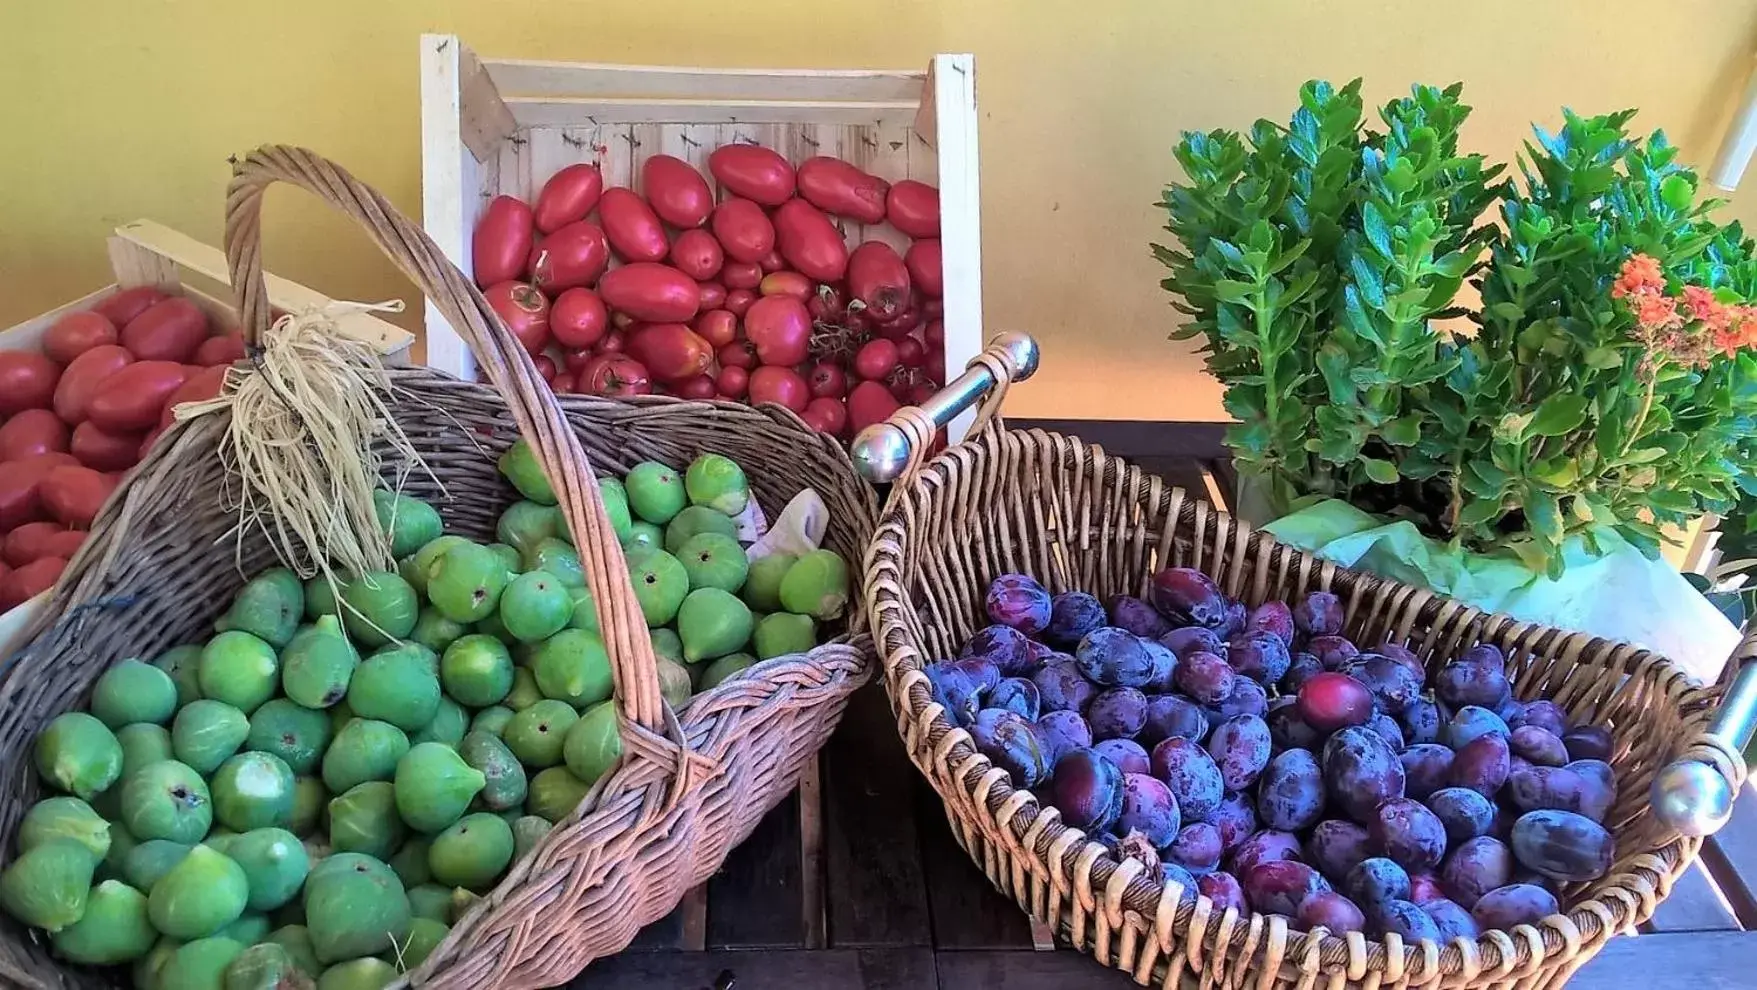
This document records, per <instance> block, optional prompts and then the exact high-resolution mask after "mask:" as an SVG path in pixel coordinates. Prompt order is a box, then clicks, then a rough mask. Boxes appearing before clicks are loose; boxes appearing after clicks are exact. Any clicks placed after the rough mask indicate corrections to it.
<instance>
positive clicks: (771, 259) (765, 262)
mask: <svg viewBox="0 0 1757 990" xmlns="http://www.w3.org/2000/svg"><path fill="white" fill-rule="evenodd" d="M756 264H757V267H758V268H761V269H762V270H763V274H765V275H767V274H769V273H770V272H778V271H780V270H781V269H783V268H786V267H787V259H786V258H783V257H781V252H780V251H779V250H777V249H773V248H771V249H770V250H769V253H768V254H765V255H763V256H762V257H761V258H760V259H758V260H757V263H756Z"/></svg>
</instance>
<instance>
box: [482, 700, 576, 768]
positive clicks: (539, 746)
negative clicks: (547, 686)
mask: <svg viewBox="0 0 1757 990" xmlns="http://www.w3.org/2000/svg"><path fill="white" fill-rule="evenodd" d="M579 717H580V716H579V713H578V712H576V711H574V708H573V706H572V705H570V704H568V703H567V702H565V701H554V700H548V699H545V700H543V701H539V702H537V703H536V704H534V705H531V706H530V707H529V708H526V709H524V710H523V711H520V712H518V713H517V714H515V715H514V716H513V717H512V721H510V722H508V723H506V731H505V732H502V733H501V734H500V738H501V741H502V742H504V743H505V744H506V748H507V749H509V750H511V751H512V754H513V755H514V756H516V757H518V758H519V762H520V763H523V764H524V765H525V766H527V767H531V768H532V769H537V770H540V769H542V768H544V767H552V766H555V765H556V764H557V763H560V762H561V748H562V744H563V742H564V741H565V739H566V738H567V733H568V730H569V729H571V728H572V727H573V724H574V723H575V722H577V721H579Z"/></svg>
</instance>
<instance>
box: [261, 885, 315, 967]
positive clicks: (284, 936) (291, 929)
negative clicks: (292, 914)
mask: <svg viewBox="0 0 1757 990" xmlns="http://www.w3.org/2000/svg"><path fill="white" fill-rule="evenodd" d="M293 903H295V904H298V903H299V902H297V901H295V902H293ZM301 908H303V905H301ZM268 944H270V945H278V946H280V947H281V948H283V949H285V950H286V951H287V955H289V956H291V957H292V959H293V965H295V966H297V967H299V971H300V972H302V973H304V974H305V975H306V976H309V977H311V978H312V979H314V980H315V979H317V977H318V974H320V973H322V972H323V963H320V962H318V961H317V950H315V949H313V948H312V947H311V932H310V931H309V930H308V929H306V927H305V926H304V925H298V924H294V925H283V926H282V927H280V928H277V929H275V930H274V931H272V932H269V933H268Z"/></svg>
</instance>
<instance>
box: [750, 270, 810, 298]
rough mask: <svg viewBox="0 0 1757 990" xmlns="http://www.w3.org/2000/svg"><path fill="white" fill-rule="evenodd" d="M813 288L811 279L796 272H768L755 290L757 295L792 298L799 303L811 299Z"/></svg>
mask: <svg viewBox="0 0 1757 990" xmlns="http://www.w3.org/2000/svg"><path fill="white" fill-rule="evenodd" d="M815 288H816V287H815V286H813V285H812V284H811V279H809V278H806V277H805V276H804V275H801V274H799V273H798V272H770V273H769V274H767V275H764V276H763V280H762V281H761V282H759V283H758V284H757V289H756V290H757V293H758V294H759V295H764V296H792V297H793V298H795V299H797V300H799V301H800V302H805V301H806V300H807V299H810V298H811V297H812V295H813V294H814V291H813V290H814V289H815Z"/></svg>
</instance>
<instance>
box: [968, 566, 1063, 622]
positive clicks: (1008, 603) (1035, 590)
mask: <svg viewBox="0 0 1757 990" xmlns="http://www.w3.org/2000/svg"><path fill="white" fill-rule="evenodd" d="M983 605H984V606H986V607H987V609H988V617H989V619H990V620H991V621H993V622H996V623H999V624H1000V625H1003V626H1011V627H1012V628H1014V629H1017V630H1018V631H1020V632H1022V633H1024V634H1025V635H1027V636H1035V635H1036V634H1038V633H1040V632H1042V631H1043V630H1044V629H1046V628H1047V627H1048V626H1049V616H1050V598H1049V592H1047V591H1045V590H1044V589H1043V585H1041V584H1038V583H1037V579H1036V578H1033V577H1031V576H1030V575H1026V574H1002V575H1001V576H1000V577H997V578H995V579H994V580H993V581H992V582H990V584H989V586H988V596H987V597H986V598H984V599H983Z"/></svg>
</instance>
